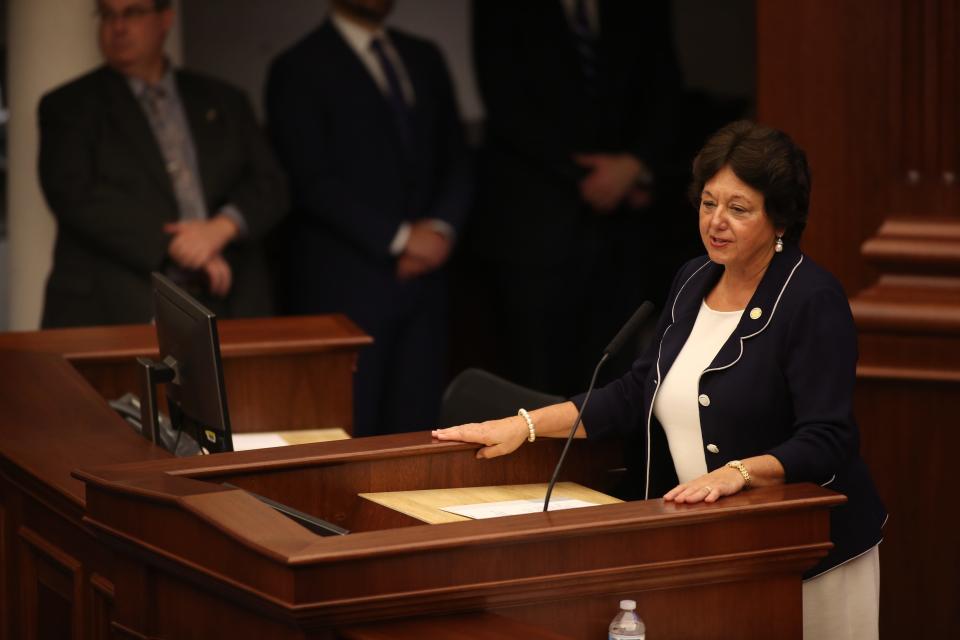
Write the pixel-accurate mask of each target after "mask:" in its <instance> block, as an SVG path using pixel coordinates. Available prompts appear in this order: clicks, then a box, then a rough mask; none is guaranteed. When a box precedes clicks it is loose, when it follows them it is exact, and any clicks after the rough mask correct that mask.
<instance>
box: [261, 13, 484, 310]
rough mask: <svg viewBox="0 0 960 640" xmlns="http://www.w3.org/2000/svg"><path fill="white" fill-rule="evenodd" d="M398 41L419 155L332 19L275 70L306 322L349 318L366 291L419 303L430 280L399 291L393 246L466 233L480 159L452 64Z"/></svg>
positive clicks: (293, 258) (272, 98)
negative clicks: (436, 222)
mask: <svg viewBox="0 0 960 640" xmlns="http://www.w3.org/2000/svg"><path fill="white" fill-rule="evenodd" d="M389 35H390V39H391V42H392V43H393V44H394V46H395V47H396V50H397V52H398V54H399V55H400V57H401V59H402V60H403V64H404V67H405V68H406V71H407V74H408V76H409V78H410V82H411V84H412V85H413V91H414V94H415V104H414V105H413V106H412V107H411V128H412V136H413V144H412V145H410V146H406V145H404V144H403V142H402V138H401V136H400V132H399V130H398V128H397V126H396V121H395V118H394V116H393V113H392V111H391V110H390V105H389V103H388V101H387V100H385V99H384V97H383V95H382V94H381V92H380V90H379V89H378V87H377V85H376V83H375V82H374V80H373V78H372V77H371V76H370V73H369V72H368V71H367V69H366V68H365V67H364V66H363V63H362V62H361V61H360V59H359V58H358V57H357V55H356V54H355V53H354V51H353V50H352V49H351V48H350V46H349V45H348V44H347V42H346V41H345V40H344V39H343V37H342V36H341V35H340V33H339V31H338V30H337V29H336V27H335V26H334V25H333V23H332V22H331V21H330V20H329V19H328V20H326V21H324V23H323V24H322V25H321V26H320V27H319V28H317V29H316V30H315V31H313V32H311V33H310V34H308V35H307V36H306V37H305V38H303V40H301V41H300V42H298V43H296V44H295V45H294V46H292V47H291V48H290V49H289V50H287V51H285V52H284V53H282V54H281V55H280V56H278V57H277V58H276V60H275V61H274V62H273V64H272V65H271V68H270V72H269V78H268V82H267V92H266V104H267V112H268V120H269V129H270V133H271V136H272V138H273V141H274V144H275V147H276V150H277V155H278V156H279V158H280V161H281V163H282V164H283V165H284V167H285V168H286V170H287V173H288V175H289V177H290V181H291V190H292V201H293V210H292V211H291V217H290V221H289V223H290V225H291V228H290V230H289V231H290V233H289V239H290V242H289V243H288V247H287V249H288V252H289V253H290V255H288V256H287V257H288V259H289V260H290V262H291V266H292V267H293V269H292V274H293V276H292V277H293V278H294V279H295V280H296V283H295V284H294V285H293V286H294V287H296V288H297V289H298V291H296V297H297V298H298V299H300V300H302V301H303V303H304V304H305V305H307V306H306V307H301V308H297V309H296V311H298V312H304V311H312V312H319V311H323V310H335V311H343V310H344V307H343V304H344V300H347V299H351V296H352V295H353V294H351V293H350V292H351V291H352V290H356V289H358V288H360V289H363V290H364V291H367V292H372V293H371V296H370V297H371V299H377V300H386V299H387V298H388V297H389V296H390V295H391V293H393V292H395V291H396V290H400V289H403V290H406V291H411V292H412V290H413V289H416V288H417V285H418V284H419V285H421V286H422V285H423V284H424V283H425V281H428V280H430V278H421V279H418V280H417V281H416V282H415V283H412V284H411V283H408V284H407V285H406V286H404V285H402V284H401V283H399V282H398V281H397V279H396V273H395V272H396V263H395V258H394V256H392V255H390V243H391V241H392V240H393V237H394V235H395V234H396V232H397V229H398V228H399V227H400V225H401V223H403V222H405V221H412V220H415V219H418V218H436V219H440V220H444V221H446V222H447V223H449V224H450V225H451V226H452V227H453V228H454V229H459V228H460V227H461V226H462V223H463V221H464V218H465V217H466V213H467V209H468V206H469V202H470V198H471V187H472V179H471V174H470V170H469V169H470V168H469V156H468V152H467V147H466V143H465V140H464V135H463V130H462V127H461V124H460V119H459V115H458V111H457V106H456V101H455V98H454V93H453V86H452V84H451V81H450V75H449V73H448V72H447V68H446V64H445V63H444V60H443V57H442V55H441V53H440V51H439V49H437V47H436V46H434V45H433V44H432V43H430V42H428V41H426V40H423V39H420V38H417V37H415V36H411V35H408V34H405V33H401V32H398V31H395V30H392V29H391V30H389ZM320 301H323V302H324V304H326V305H327V306H325V307H320V306H316V305H317V304H320ZM308 303H309V304H308Z"/></svg>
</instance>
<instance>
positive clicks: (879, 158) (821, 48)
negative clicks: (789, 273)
mask: <svg viewBox="0 0 960 640" xmlns="http://www.w3.org/2000/svg"><path fill="white" fill-rule="evenodd" d="M757 18H758V51H757V57H758V73H759V77H758V114H759V119H760V120H762V121H764V122H767V123H770V124H773V125H775V126H778V127H781V128H783V129H785V130H786V131H788V132H789V133H790V134H791V135H793V136H794V138H795V139H796V140H797V141H798V142H799V143H800V144H801V145H802V146H804V147H805V148H806V149H807V151H808V154H809V156H810V161H811V165H812V167H813V173H814V180H813V198H812V199H813V202H812V211H811V220H810V226H809V228H808V232H807V234H806V235H805V236H804V240H803V243H802V245H803V247H804V249H805V250H806V251H807V252H808V253H809V254H810V255H812V256H813V257H814V259H815V260H817V261H818V262H820V263H822V264H823V265H824V266H826V267H827V268H828V269H830V270H831V271H833V272H834V273H835V274H836V275H837V276H838V277H839V278H840V280H841V282H842V283H843V285H844V287H845V288H846V290H847V293H848V294H849V295H850V297H851V307H852V309H853V312H854V317H855V318H856V321H857V325H858V328H859V330H860V352H861V358H860V365H859V367H858V385H857V392H856V410H857V415H858V419H859V422H860V426H861V431H862V451H863V454H864V457H865V459H866V460H867V463H868V464H869V465H870V468H871V470H872V472H873V474H874V477H875V478H876V480H877V484H878V485H879V489H880V493H881V496H882V497H883V499H884V501H885V503H886V505H887V508H888V510H889V511H890V521H889V523H888V526H887V530H886V532H885V533H886V537H885V540H884V543H883V545H882V546H881V552H880V561H881V636H882V637H885V638H895V637H910V638H942V637H955V636H957V634H958V633H960V613H958V611H960V609H958V608H957V605H956V603H957V602H958V601H960V581H958V577H957V576H958V571H960V555H958V554H957V553H956V552H955V550H954V547H955V541H954V539H955V537H956V535H955V533H956V524H957V516H956V515H955V513H954V511H953V510H952V507H951V506H950V504H951V502H950V499H949V496H947V495H946V491H945V490H944V488H947V487H950V486H951V484H952V476H951V475H950V473H949V471H950V460H951V459H952V457H953V452H954V451H956V448H957V446H960V442H958V440H957V439H958V430H957V429H956V424H957V420H956V417H955V415H956V414H955V411H954V405H955V403H956V399H957V397H958V396H960V185H958V180H957V165H958V162H960V139H958V135H960V134H958V128H960V105H958V86H957V85H958V80H960V67H958V60H960V56H958V42H960V39H958V34H960V1H958V0H845V1H844V2H824V1H822V0H799V1H796V2H791V3H787V2H758V3H757Z"/></svg>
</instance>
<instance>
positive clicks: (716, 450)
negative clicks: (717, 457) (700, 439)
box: [707, 443, 720, 453]
mask: <svg viewBox="0 0 960 640" xmlns="http://www.w3.org/2000/svg"><path fill="white" fill-rule="evenodd" d="M707 451H709V452H710V453H720V447H718V446H717V445H715V444H713V443H711V444H708V445H707Z"/></svg>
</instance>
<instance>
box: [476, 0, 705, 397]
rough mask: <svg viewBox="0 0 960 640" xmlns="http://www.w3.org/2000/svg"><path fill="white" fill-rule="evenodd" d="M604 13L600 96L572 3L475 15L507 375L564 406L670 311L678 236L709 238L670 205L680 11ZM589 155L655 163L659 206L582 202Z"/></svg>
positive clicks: (647, 8)
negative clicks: (646, 315)
mask: <svg viewBox="0 0 960 640" xmlns="http://www.w3.org/2000/svg"><path fill="white" fill-rule="evenodd" d="M598 11H599V33H598V37H597V40H596V45H595V47H594V50H595V52H596V67H595V68H596V74H595V76H594V80H593V81H592V84H593V86H594V87H595V91H594V92H593V94H592V95H591V93H590V91H589V84H590V83H589V82H588V80H587V78H586V75H585V72H584V70H583V67H582V64H581V59H580V57H579V55H578V49H577V39H576V37H575V35H574V33H573V31H572V29H571V26H570V24H569V22H568V19H567V16H566V14H565V13H564V10H563V7H562V5H561V3H560V2H559V1H558V0H527V1H524V2H503V1H501V0H477V1H475V2H474V3H473V18H474V22H473V42H474V60H475V64H476V69H477V78H478V81H479V87H480V92H481V95H482V98H483V102H484V105H485V107H486V116H487V119H486V124H485V140H484V152H483V160H482V162H481V169H480V174H479V207H478V212H477V216H476V218H474V220H473V222H472V223H471V224H472V226H471V230H470V235H471V236H472V239H473V242H472V243H471V245H472V246H473V247H474V248H475V253H476V255H478V256H482V257H484V258H485V259H489V260H491V262H492V269H491V272H492V273H493V274H496V275H497V277H498V283H497V284H498V287H497V298H498V300H499V301H500V302H501V303H502V304H501V305H500V312H499V316H500V318H501V321H500V323H499V325H500V327H501V330H502V332H503V335H502V336H501V339H502V344H503V345H505V347H506V349H505V351H506V354H507V356H508V361H507V363H506V364H505V367H506V369H505V371H504V373H505V374H506V375H507V376H508V377H510V378H512V379H514V380H516V381H517V382H521V383H523V384H526V385H528V386H533V387H536V388H540V389H543V390H548V391H551V392H553V393H569V392H571V391H572V390H573V389H576V388H579V387H580V386H581V385H583V384H584V383H585V381H586V380H588V379H589V372H590V370H591V369H592V367H593V363H594V362H595V361H596V359H597V358H598V357H599V355H600V350H601V349H602V347H603V346H604V344H606V341H607V340H609V339H610V337H611V336H612V335H613V334H614V332H615V331H616V329H617V327H618V326H619V325H620V324H621V323H623V322H624V321H625V320H626V319H627V318H628V317H629V315H630V313H631V312H632V311H633V309H635V308H636V306H637V305H638V304H639V303H640V302H641V301H642V300H643V299H644V298H645V297H647V298H652V299H653V300H654V301H655V302H657V303H658V304H659V303H661V302H662V298H663V296H664V295H665V293H666V289H667V287H668V285H669V281H670V277H671V276H672V274H673V272H674V270H675V269H676V267H677V266H679V264H680V263H681V262H682V261H683V259H685V258H683V259H681V258H680V257H673V255H672V254H674V253H676V250H674V251H671V247H675V245H676V242H675V240H674V237H675V236H676V229H677V228H682V229H683V232H684V233H686V234H687V235H689V236H690V237H695V236H694V235H692V234H694V228H695V227H694V225H695V217H694V216H693V215H692V213H689V207H688V206H686V205H685V206H684V207H683V208H677V207H676V206H675V204H676V202H675V201H673V200H670V197H671V196H673V197H674V200H675V195H676V193H677V188H676V183H677V181H678V178H677V177H676V176H675V175H674V174H675V173H676V166H675V160H674V159H672V158H671V156H670V151H671V149H672V124H671V114H672V110H673V107H674V104H675V100H676V98H677V95H678V93H679V90H680V84H681V78H680V74H679V71H678V67H677V64H676V60H675V58H674V51H673V46H672V42H671V37H672V34H671V20H670V14H669V5H668V4H666V3H663V2H656V3H648V2H618V1H607V0H600V1H599V2H598ZM577 153H630V154H633V155H634V156H636V157H637V158H639V159H641V160H642V161H643V162H644V163H646V164H647V166H648V167H649V168H650V169H651V170H652V172H653V174H654V177H655V180H656V182H655V187H654V197H655V204H654V206H653V207H650V208H647V209H644V210H631V209H628V208H626V207H621V208H620V209H619V210H617V211H615V212H613V213H611V214H596V213H594V212H593V211H591V210H590V208H589V207H588V206H587V205H586V203H585V202H584V201H583V200H582V198H581V196H580V193H579V182H580V180H581V179H582V177H583V176H584V174H585V173H586V171H585V170H584V169H582V168H580V167H578V166H577V165H576V164H575V163H574V161H573V155H574V154H577ZM687 161H688V159H686V158H685V159H683V162H684V163H686V162H687ZM684 168H685V167H684ZM668 201H669V202H668ZM691 255H692V254H691ZM686 257H689V256H686ZM671 259H672V260H674V262H671ZM520 309H523V310H524V311H523V313H522V314H521V313H519V310H520ZM511 354H512V357H511ZM628 362H629V360H628Z"/></svg>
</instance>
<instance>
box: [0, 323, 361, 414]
mask: <svg viewBox="0 0 960 640" xmlns="http://www.w3.org/2000/svg"><path fill="white" fill-rule="evenodd" d="M218 329H219V333H220V344H221V347H220V352H221V356H222V358H223V378H224V383H225V384H226V388H227V402H228V403H229V407H230V420H231V427H232V428H233V430H234V431H236V432H238V433H244V432H250V431H286V430H294V429H324V428H337V427H339V428H342V429H344V430H346V431H347V432H348V433H351V432H352V429H353V395H352V393H353V392H352V390H353V371H354V369H355V366H356V357H357V351H358V350H359V349H361V348H362V347H364V346H366V345H368V344H371V343H372V342H373V340H372V339H371V338H370V336H368V335H366V334H364V333H363V332H362V331H361V330H360V329H359V328H358V327H357V326H356V325H355V324H353V323H352V322H351V321H350V320H349V319H347V318H346V317H345V316H342V315H326V316H297V317H284V318H269V319H265V318H252V319H237V320H220V321H218ZM2 350H16V351H29V352H42V353H55V354H58V355H61V356H63V357H64V358H66V359H67V360H68V361H69V362H70V363H71V364H73V366H74V367H75V368H76V369H77V371H79V372H80V373H81V374H83V377H84V378H86V379H87V380H88V381H89V382H90V384H91V385H93V387H94V388H95V389H96V390H97V391H98V392H100V395H102V396H103V397H104V398H108V399H113V398H118V397H120V396H122V395H123V394H124V393H127V392H128V391H132V392H134V393H136V394H137V395H140V374H139V370H138V368H137V366H136V363H135V359H136V358H137V357H138V356H147V357H154V358H155V357H157V355H158V353H157V340H156V331H155V329H154V327H153V326H152V325H148V324H143V325H126V326H119V327H83V328H78V329H53V330H48V331H24V332H11V333H0V351H2ZM161 406H165V403H161Z"/></svg>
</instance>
